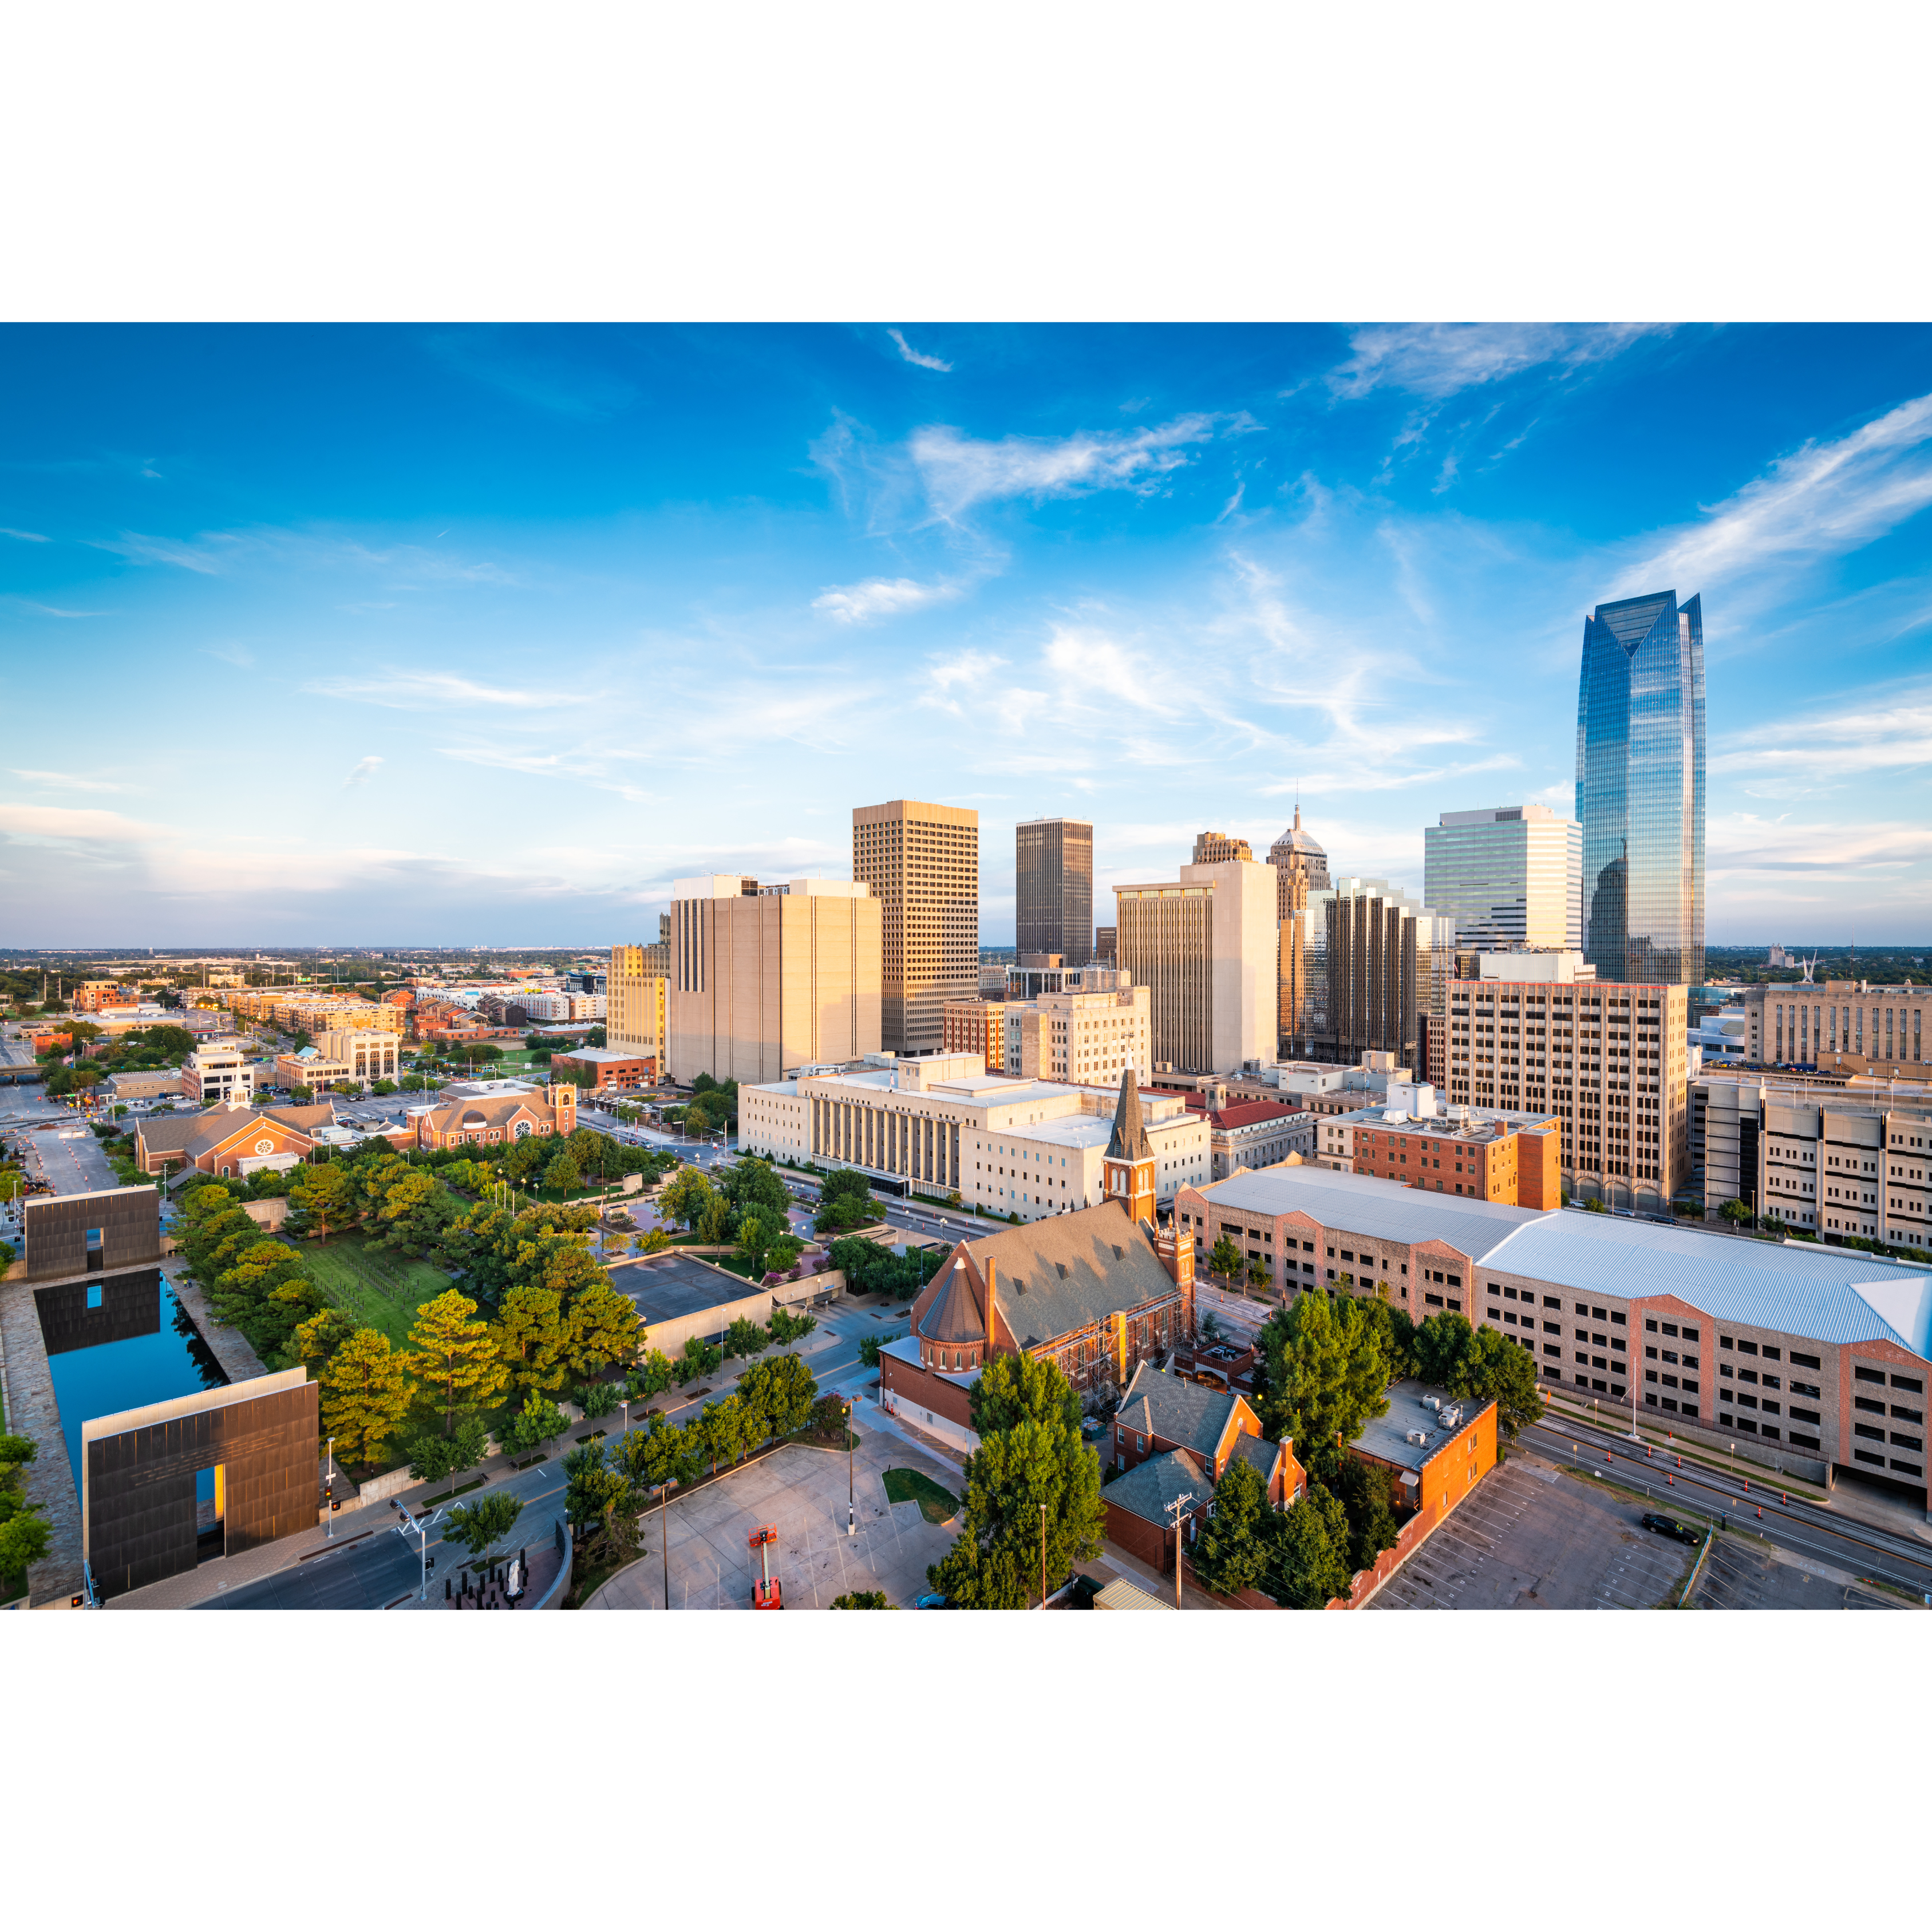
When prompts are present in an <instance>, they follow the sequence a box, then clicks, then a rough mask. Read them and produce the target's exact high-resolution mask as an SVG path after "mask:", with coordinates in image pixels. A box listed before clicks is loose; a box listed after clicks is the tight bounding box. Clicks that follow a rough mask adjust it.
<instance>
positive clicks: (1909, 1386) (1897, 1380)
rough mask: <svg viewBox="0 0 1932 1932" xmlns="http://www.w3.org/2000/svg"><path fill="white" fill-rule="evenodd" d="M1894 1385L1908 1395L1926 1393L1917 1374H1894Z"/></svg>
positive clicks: (1793, 1358)
mask: <svg viewBox="0 0 1932 1932" xmlns="http://www.w3.org/2000/svg"><path fill="white" fill-rule="evenodd" d="M1791 1359H1792V1360H1793V1361H1794V1362H1795V1361H1796V1360H1797V1359H1798V1358H1797V1357H1796V1355H1794V1356H1793V1357H1792V1358H1791ZM1812 1366H1813V1367H1814V1368H1815V1367H1817V1364H1816V1363H1814V1364H1812ZM1891 1385H1892V1387H1893V1388H1895V1389H1903V1390H1904V1391H1905V1392H1906V1394H1908V1395H1923V1394H1924V1393H1925V1385H1924V1382H1922V1381H1921V1380H1920V1379H1919V1378H1918V1376H1893V1377H1892V1379H1891Z"/></svg>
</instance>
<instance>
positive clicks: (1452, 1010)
mask: <svg viewBox="0 0 1932 1932" xmlns="http://www.w3.org/2000/svg"><path fill="white" fill-rule="evenodd" d="M1477 963H1478V968H1479V971H1480V972H1481V977H1480V978H1479V979H1477V980H1457V981H1455V982H1454V983H1453V984H1452V985H1451V987H1450V989H1449V998H1448V1014H1449V1046H1448V1076H1449V1077H1448V1097H1449V1100H1450V1101H1451V1103H1452V1104H1460V1105H1463V1106H1473V1107H1505V1108H1511V1109H1529V1110H1530V1111H1532V1112H1541V1111H1542V1110H1544V1109H1548V1111H1549V1112H1550V1113H1552V1114H1553V1115H1556V1117H1557V1118H1558V1119H1559V1120H1560V1121H1562V1124H1563V1154H1562V1161H1563V1180H1564V1183H1565V1186H1566V1187H1568V1188H1569V1189H1570V1190H1571V1193H1573V1194H1575V1195H1577V1196H1579V1197H1580V1198H1581V1199H1584V1200H1592V1199H1602V1200H1604V1201H1606V1202H1608V1203H1609V1204H1610V1206H1612V1207H1613V1208H1636V1209H1637V1210H1638V1211H1640V1212H1643V1213H1646V1214H1668V1213H1669V1212H1670V1203H1671V1199H1672V1197H1673V1195H1674V1194H1675V1193H1676V1191H1677V1190H1678V1189H1679V1187H1682V1185H1683V1184H1684V1183H1685V1181H1687V1180H1688V1178H1689V1177H1690V1166H1689V1160H1690V1151H1691V1150H1690V1139H1689V1133H1688V1125H1689V1123H1688V1111H1687V1107H1686V1088H1687V1086H1688V1053H1689V1049H1688V1046H1686V1044H1685V1026H1686V1023H1687V1019H1688V1014H1687V1011H1686V998H1687V995H1686V992H1685V989H1683V988H1682V987H1673V986H1658V985H1657V984H1656V983H1655V982H1654V981H1653V982H1650V983H1636V984H1633V983H1631V982H1629V981H1627V980H1626V981H1622V982H1616V981H1610V980H1603V979H1601V978H1598V979H1595V980H1591V979H1589V978H1579V977H1577V969H1578V968H1579V967H1580V966H1581V965H1583V962H1580V960H1579V959H1577V956H1576V954H1574V953H1484V955H1483V956H1482V957H1481V959H1480V960H1479V961H1478V962H1477ZM1585 970H1586V971H1587V968H1586V969H1585Z"/></svg>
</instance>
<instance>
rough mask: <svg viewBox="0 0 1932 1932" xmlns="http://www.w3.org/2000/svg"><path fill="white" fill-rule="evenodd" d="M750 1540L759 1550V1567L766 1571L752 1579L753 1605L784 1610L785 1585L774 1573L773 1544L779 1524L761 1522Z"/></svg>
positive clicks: (775, 1540)
mask: <svg viewBox="0 0 1932 1932" xmlns="http://www.w3.org/2000/svg"><path fill="white" fill-rule="evenodd" d="M748 1541H749V1542H750V1544H751V1547H752V1548H753V1549H754V1550H756V1551H757V1553H758V1568H759V1569H760V1571H762V1572H763V1577H762V1579H760V1577H753V1578H752V1580H751V1607H752V1609H753V1610H783V1609H784V1586H783V1585H782V1584H781V1583H779V1581H778V1579H777V1578H776V1577H774V1576H773V1575H772V1545H773V1544H775V1543H776V1542H777V1541H778V1526H777V1525H776V1524H775V1523H760V1525H759V1526H758V1527H757V1529H754V1530H753V1531H752V1532H751V1536H750V1538H748Z"/></svg>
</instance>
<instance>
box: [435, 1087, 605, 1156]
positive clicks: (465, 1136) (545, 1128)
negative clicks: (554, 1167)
mask: <svg viewBox="0 0 1932 1932" xmlns="http://www.w3.org/2000/svg"><path fill="white" fill-rule="evenodd" d="M576 1129H577V1089H576V1088H574V1087H573V1086H572V1085H571V1084H570V1083H569V1082H568V1081H559V1082H556V1083H555V1084H553V1085H550V1086H548V1087H546V1088H544V1090H543V1092H542V1093H541V1094H534V1093H523V1094H495V1095H484V1094H478V1095H475V1096H473V1097H470V1098H467V1099H463V1100H451V1101H447V1102H446V1103H444V1104H443V1106H439V1107H425V1109H423V1110H422V1112H420V1113H419V1114H418V1115H416V1145H418V1146H419V1147H425V1148H454V1147H490V1146H495V1145H502V1144H503V1143H505V1142H510V1141H520V1140H527V1139H531V1138H532V1137H533V1136H534V1137H535V1139H539V1140H542V1139H547V1138H548V1137H549V1136H551V1135H553V1134H555V1135H559V1136H564V1135H568V1134H571V1133H574V1132H575V1131H576Z"/></svg>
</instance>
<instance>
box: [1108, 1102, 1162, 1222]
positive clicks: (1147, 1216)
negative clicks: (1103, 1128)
mask: <svg viewBox="0 0 1932 1932" xmlns="http://www.w3.org/2000/svg"><path fill="white" fill-rule="evenodd" d="M1103 1164H1104V1166H1105V1169H1106V1190H1107V1199H1109V1201H1118V1202H1119V1203H1120V1205H1121V1206H1122V1207H1123V1208H1125V1209H1126V1210H1127V1218H1128V1219H1129V1220H1130V1221H1145V1222H1147V1223H1148V1224H1149V1225H1150V1226H1151V1225H1152V1223H1153V1221H1154V1148H1153V1147H1152V1145H1151V1144H1150V1142H1148V1137H1147V1129H1146V1127H1145V1126H1144V1125H1143V1124H1142V1121H1141V1090H1140V1086H1139V1082H1136V1079H1135V1078H1134V1070H1133V1068H1132V1067H1122V1068H1121V1097H1120V1100H1119V1101H1118V1103H1116V1105H1115V1109H1114V1133H1113V1137H1112V1139H1110V1140H1109V1142H1108V1143H1107V1151H1106V1156H1105V1157H1104V1163H1103Z"/></svg>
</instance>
